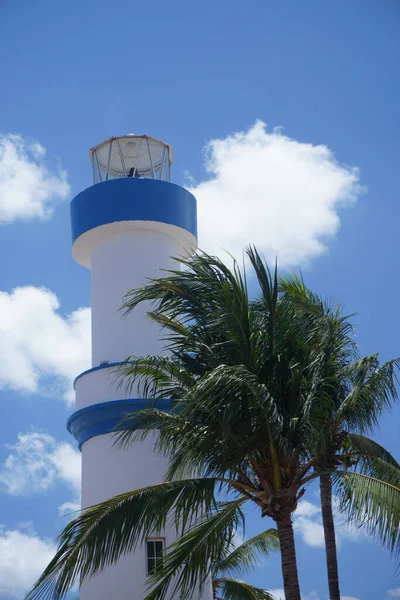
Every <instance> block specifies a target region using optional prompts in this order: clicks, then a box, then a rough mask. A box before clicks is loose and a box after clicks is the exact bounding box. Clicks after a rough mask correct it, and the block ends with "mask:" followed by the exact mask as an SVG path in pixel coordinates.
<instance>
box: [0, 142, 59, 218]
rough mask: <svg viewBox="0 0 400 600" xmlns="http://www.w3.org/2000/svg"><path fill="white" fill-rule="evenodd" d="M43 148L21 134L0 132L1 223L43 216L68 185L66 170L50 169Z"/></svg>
mask: <svg viewBox="0 0 400 600" xmlns="http://www.w3.org/2000/svg"><path fill="white" fill-rule="evenodd" d="M45 157H46V150H45V148H43V146H41V145H40V144H39V143H38V142H32V141H28V140H26V139H24V138H23V137H22V136H20V135H0V223H10V222H12V221H15V220H16V219H24V220H28V219H33V218H38V219H46V218H48V217H49V216H50V215H51V213H52V208H53V206H54V202H55V201H56V200H63V199H65V198H66V197H67V196H68V195H69V193H70V188H69V185H68V182H67V172H66V171H65V170H63V169H61V168H60V167H59V166H56V167H54V168H50V167H49V166H48V164H47V163H46V160H45Z"/></svg>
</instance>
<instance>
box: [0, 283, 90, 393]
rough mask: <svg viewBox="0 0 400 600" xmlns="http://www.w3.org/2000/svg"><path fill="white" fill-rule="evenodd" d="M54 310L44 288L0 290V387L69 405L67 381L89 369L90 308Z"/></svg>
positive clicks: (55, 304)
mask: <svg viewBox="0 0 400 600" xmlns="http://www.w3.org/2000/svg"><path fill="white" fill-rule="evenodd" d="M59 308H60V303H59V301H58V298H57V296H56V295H55V294H54V293H53V292H51V291H50V290H47V289H44V288H37V287H32V286H27V287H18V288H15V289H14V290H13V291H12V292H10V293H7V292H1V291H0V314H1V319H0V354H1V356H2V360H1V362H0V388H3V389H7V388H8V389H12V390H15V391H17V392H25V393H26V392H28V393H42V394H46V393H47V394H52V395H55V396H60V397H63V398H64V399H65V400H66V401H68V402H73V390H72V381H73V379H74V377H75V376H76V375H77V374H79V373H80V372H82V371H84V370H85V369H87V368H89V367H90V309H89V308H78V309H77V310H75V311H73V312H72V313H71V314H69V315H67V316H65V317H64V316H63V315H62V314H60V312H59Z"/></svg>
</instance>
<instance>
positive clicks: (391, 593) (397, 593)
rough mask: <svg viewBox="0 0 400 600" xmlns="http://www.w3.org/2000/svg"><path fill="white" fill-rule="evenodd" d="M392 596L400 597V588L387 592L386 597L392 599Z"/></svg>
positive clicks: (388, 599)
mask: <svg viewBox="0 0 400 600" xmlns="http://www.w3.org/2000/svg"><path fill="white" fill-rule="evenodd" d="M391 598H400V588H396V589H394V588H393V589H391V590H388V591H387V592H386V599H387V600H391Z"/></svg>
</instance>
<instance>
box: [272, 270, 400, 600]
mask: <svg viewBox="0 0 400 600" xmlns="http://www.w3.org/2000/svg"><path fill="white" fill-rule="evenodd" d="M281 289H282V290H284V291H285V293H286V294H288V295H289V296H290V297H291V299H292V300H293V301H294V302H295V304H296V306H297V308H298V309H299V310H300V311H302V312H303V313H307V314H308V316H309V317H310V319H311V320H312V321H314V326H315V329H316V330H318V332H319V334H320V338H321V343H320V351H321V355H320V359H319V360H318V370H319V382H318V391H317V390H316V392H315V393H316V395H319V396H320V401H319V402H314V403H313V406H312V407H311V416H310V423H312V429H313V435H311V436H310V437H309V440H310V442H311V446H310V452H311V453H312V454H313V456H314V457H315V466H314V468H315V469H316V470H317V471H319V473H320V496H321V509H322V520H323V527H324V536H325V548H326V562H327V571H328V583H329V594H330V600H340V590H339V574H338V563H337V551H336V538H335V527H334V520H333V511H332V484H333V482H332V477H333V480H334V482H336V484H337V486H336V491H337V493H338V494H339V496H340V497H341V500H342V502H341V506H342V509H344V508H347V509H350V512H351V513H352V518H353V519H356V520H357V521H358V524H360V523H363V522H365V523H368V524H369V529H370V531H372V530H374V529H376V528H378V530H379V528H380V529H381V539H382V541H384V542H385V541H390V543H389V545H390V546H391V549H394V548H395V546H396V543H398V540H399V524H400V515H399V511H400V504H399V498H398V494H397V492H396V490H395V489H394V488H393V484H394V485H395V486H396V484H397V485H398V483H399V481H400V477H399V474H400V470H399V469H400V466H399V465H398V463H397V462H396V461H395V460H394V458H393V457H392V456H391V455H390V454H389V452H387V451H386V450H385V449H384V448H383V447H382V446H380V445H379V444H377V443H376V442H375V441H373V440H372V439H370V438H368V437H366V435H365V434H366V433H370V432H371V430H372V428H373V427H374V426H376V425H377V424H378V420H379V417H380V416H381V414H382V411H383V410H384V409H385V408H388V407H389V406H390V404H391V402H392V401H393V400H395V399H396V398H397V390H396V386H395V383H396V373H395V371H396V370H397V369H398V368H399V365H400V360H399V359H395V360H391V361H388V362H387V363H385V364H383V365H380V363H379V358H378V355H372V356H367V357H364V358H361V359H360V357H359V356H358V353H357V347H356V345H355V344H354V341H353V340H352V338H351V337H349V332H351V326H350V324H349V322H348V317H345V316H343V314H342V311H341V309H340V307H334V306H332V305H331V304H330V303H328V302H324V301H323V300H322V299H321V298H320V297H318V296H317V295H316V294H314V293H312V292H311V291H310V290H308V289H307V288H306V286H305V285H304V282H303V281H302V280H301V279H299V278H297V277H290V278H287V279H285V280H282V281H281ZM378 499H379V500H378ZM396 502H397V504H396ZM384 506H386V510H385V514H383V512H384V509H383V507H384ZM372 523H373V527H371V524H372Z"/></svg>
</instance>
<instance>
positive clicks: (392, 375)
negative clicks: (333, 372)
mask: <svg viewBox="0 0 400 600" xmlns="http://www.w3.org/2000/svg"><path fill="white" fill-rule="evenodd" d="M399 369H400V359H398V358H396V359H393V360H390V361H388V362H386V363H385V364H383V365H380V364H379V358H378V355H376V354H374V355H371V356H367V357H364V358H362V359H360V360H358V361H356V362H354V363H353V364H351V365H349V366H348V367H347V368H346V369H345V372H344V375H346V376H347V377H349V378H350V380H351V382H352V384H353V385H352V389H351V391H350V393H349V394H348V396H347V397H346V398H345V399H344V400H343V402H342V403H341V405H340V407H339V409H338V412H337V416H336V421H337V422H338V423H343V424H345V426H347V427H348V428H350V429H351V430H352V431H357V432H359V433H365V432H367V431H369V430H370V429H371V428H372V427H374V426H376V425H377V424H378V420H379V417H380V416H381V414H382V412H383V410H385V409H388V408H390V407H391V404H392V402H393V401H395V400H396V399H397V389H396V383H397V382H398V377H397V372H398V370H399Z"/></svg>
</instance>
